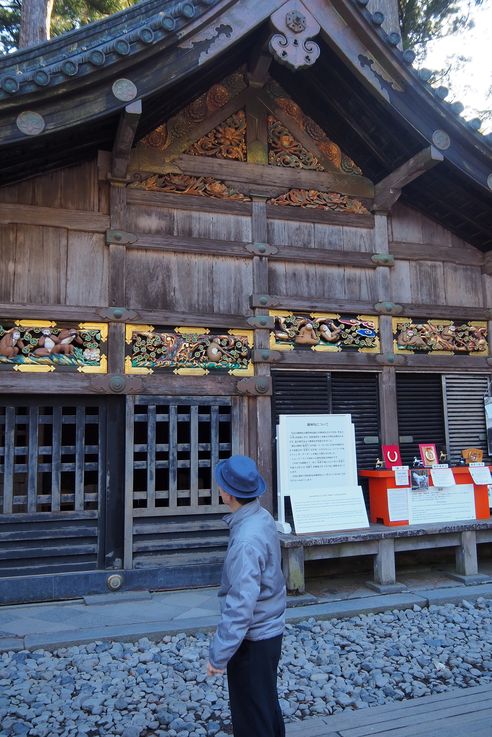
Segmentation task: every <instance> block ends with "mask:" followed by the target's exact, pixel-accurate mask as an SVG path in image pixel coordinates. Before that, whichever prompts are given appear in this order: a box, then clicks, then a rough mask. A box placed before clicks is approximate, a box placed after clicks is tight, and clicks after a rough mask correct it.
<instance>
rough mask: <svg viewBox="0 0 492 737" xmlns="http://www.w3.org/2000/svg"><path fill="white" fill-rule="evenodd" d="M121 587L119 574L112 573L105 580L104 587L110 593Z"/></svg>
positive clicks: (121, 582) (121, 581)
mask: <svg viewBox="0 0 492 737" xmlns="http://www.w3.org/2000/svg"><path fill="white" fill-rule="evenodd" d="M122 585H123V576H122V575H121V574H120V573H112V574H111V575H110V576H108V577H107V579H106V586H107V587H108V589H109V590H110V591H118V589H121V587H122Z"/></svg>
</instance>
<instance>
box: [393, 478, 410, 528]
mask: <svg viewBox="0 0 492 737" xmlns="http://www.w3.org/2000/svg"><path fill="white" fill-rule="evenodd" d="M407 484H408V474H407ZM409 491H410V489H409V488H407V489H388V513H389V518H390V522H401V521H403V520H404V521H405V522H408V492H409Z"/></svg>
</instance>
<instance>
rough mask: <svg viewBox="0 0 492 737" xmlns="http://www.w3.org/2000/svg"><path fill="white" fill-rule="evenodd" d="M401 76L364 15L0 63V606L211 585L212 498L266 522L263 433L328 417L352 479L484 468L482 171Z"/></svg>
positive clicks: (165, 8)
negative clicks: (110, 590) (406, 465)
mask: <svg viewBox="0 0 492 737" xmlns="http://www.w3.org/2000/svg"><path fill="white" fill-rule="evenodd" d="M387 5H388V6H389V7H391V3H387ZM412 61H413V54H412V53H411V52H409V51H405V52H402V51H401V49H400V39H399V36H398V33H397V32H396V30H395V28H394V27H391V25H389V26H388V15H387V16H386V19H385V17H384V15H383V14H382V13H381V12H380V10H378V6H377V3H376V2H370V3H368V2H367V0H357V1H355V0H309V2H307V0H287V2H286V1H285V0H262V1H261V2H258V0H184V1H179V2H178V1H177V0H159V1H157V0H144V2H141V3H139V4H138V5H135V6H134V7H132V8H130V9H128V10H126V11H124V12H122V13H119V14H117V15H115V16H112V17H110V18H108V19H107V20H104V21H102V22H100V23H96V24H94V25H91V26H87V27H84V28H82V29H80V30H77V31H74V32H71V33H69V34H66V35H64V36H61V37H59V38H56V39H54V40H52V41H50V42H48V43H44V44H41V45H38V46H35V47H32V48H29V49H26V50H22V51H19V52H17V53H14V54H11V55H8V56H4V57H2V58H0V245H1V254H2V265H1V269H0V474H1V479H0V600H1V601H3V602H6V601H7V602H8V601H29V600H38V599H53V598H68V597H71V596H81V595H83V594H86V593H95V592H103V591H105V590H106V587H107V586H108V585H109V586H110V587H111V586H113V587H117V586H119V585H120V584H122V585H123V587H126V588H139V587H140V588H141V587H144V588H151V589H157V588H161V589H165V588H172V587H180V586H190V585H203V584H207V583H214V582H215V581H216V580H217V575H218V570H219V566H220V559H221V555H222V554H223V551H224V546H225V540H226V530H225V528H224V526H223V523H222V522H221V517H222V514H223V507H222V506H221V505H220V504H219V495H218V491H217V488H216V487H215V485H214V482H213V478H212V473H211V469H212V468H213V466H214V464H215V463H216V462H217V461H218V460H219V459H220V458H223V457H226V456H227V455H229V454H230V453H231V452H244V453H248V454H250V455H252V456H254V457H255V458H257V460H258V463H259V465H260V467H261V470H262V472H263V473H264V474H265V476H266V477H267V479H268V480H269V485H270V492H269V495H268V496H267V497H266V503H267V504H268V505H269V506H270V508H271V509H273V510H274V509H275V498H276V496H275V488H276V487H275V484H276V480H275V426H276V422H277V418H278V416H279V414H282V413H311V412H314V413H330V412H333V413H350V414H352V416H353V419H354V422H355V427H356V442H357V458H358V465H359V467H360V468H368V467H369V468H372V467H373V466H374V462H375V460H376V458H377V457H378V456H379V455H380V445H381V443H399V444H400V447H401V450H402V455H403V459H404V460H405V461H406V462H411V460H412V459H413V457H414V456H415V454H416V453H418V443H419V442H434V443H436V444H437V446H438V448H439V449H442V450H445V451H446V452H447V453H448V456H449V458H450V459H451V461H453V460H454V461H456V460H457V459H458V457H459V455H460V452H461V449H462V448H463V447H467V446H473V447H479V448H482V449H483V450H484V451H485V453H486V451H487V443H486V430H485V420H484V409H483V397H484V395H485V394H486V393H487V391H488V390H489V382H490V375H491V368H492V353H491V350H492V349H491V344H490V338H489V335H490V327H491V320H492V310H491V307H492V257H491V255H490V250H491V247H492V141H491V136H490V135H489V136H483V135H482V134H480V132H478V130H477V127H478V126H479V123H477V122H476V121H471V122H467V121H465V120H464V119H463V118H462V117H461V116H460V110H461V108H460V106H459V103H458V104H456V103H455V104H449V103H447V102H446V100H445V99H444V98H445V92H446V91H445V90H444V89H443V88H438V89H433V88H432V87H430V86H429V85H428V84H427V83H426V75H425V73H420V74H419V73H418V72H417V71H416V70H415V69H414V68H413V66H412ZM111 576H113V577H112V578H111Z"/></svg>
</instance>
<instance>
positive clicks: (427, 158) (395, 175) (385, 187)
mask: <svg viewBox="0 0 492 737" xmlns="http://www.w3.org/2000/svg"><path fill="white" fill-rule="evenodd" d="M441 161H444V156H443V155H442V153H441V152H440V151H438V150H437V148H434V146H428V147H427V148H424V149H423V150H422V151H419V153H418V154H416V155H415V156H412V158H411V159H409V160H408V161H406V162H405V163H404V164H402V165H401V166H399V167H398V169H395V171H393V172H391V174H389V175H388V176H387V177H385V178H384V179H382V180H381V181H380V182H378V183H377V184H376V186H375V187H374V209H375V210H390V209H391V207H392V206H393V205H394V204H395V202H396V201H397V200H398V198H399V197H400V195H401V190H402V188H403V187H404V186H405V185H406V184H409V183H410V182H413V180H414V179H417V177H419V176H420V175H421V174H424V173H425V172H426V171H429V169H432V168H433V167H434V166H435V165H436V164H439V163H440V162H441Z"/></svg>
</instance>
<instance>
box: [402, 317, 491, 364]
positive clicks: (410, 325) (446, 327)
mask: <svg viewBox="0 0 492 737" xmlns="http://www.w3.org/2000/svg"><path fill="white" fill-rule="evenodd" d="M393 331H394V335H395V350H396V351H397V352H398V353H409V352H412V353H435V352H439V353H442V352H445V353H460V354H463V353H467V354H475V355H486V354H487V353H488V343H487V323H486V322H457V321H451V320H442V321H441V320H428V321H427V322H413V321H412V320H411V319H410V318H408V317H398V318H394V320H393Z"/></svg>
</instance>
